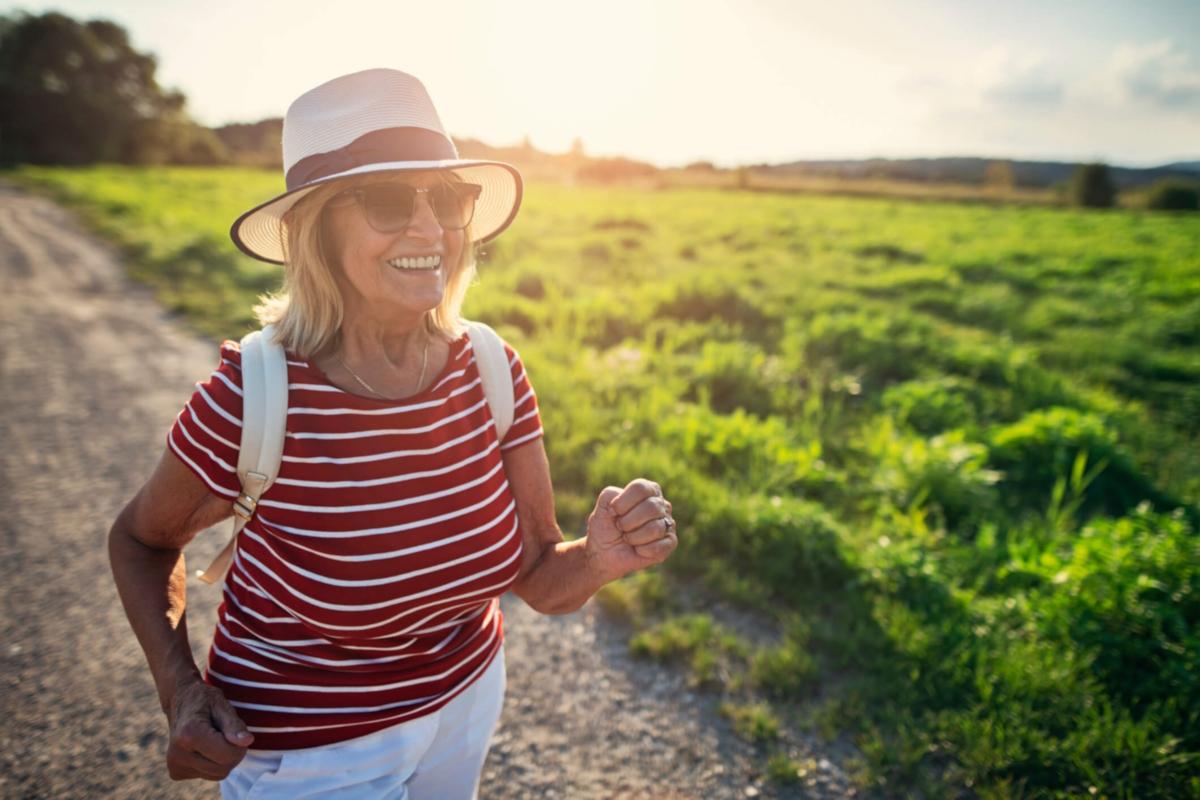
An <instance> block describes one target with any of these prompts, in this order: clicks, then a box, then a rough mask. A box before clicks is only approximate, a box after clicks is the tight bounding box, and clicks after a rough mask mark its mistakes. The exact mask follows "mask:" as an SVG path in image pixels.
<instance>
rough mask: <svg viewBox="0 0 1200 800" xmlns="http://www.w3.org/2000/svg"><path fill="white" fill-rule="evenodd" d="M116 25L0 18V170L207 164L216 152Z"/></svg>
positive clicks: (215, 144)
mask: <svg viewBox="0 0 1200 800" xmlns="http://www.w3.org/2000/svg"><path fill="white" fill-rule="evenodd" d="M156 69H157V63H156V62H155V59H154V56H152V55H148V54H144V53H139V52H138V51H136V50H134V49H133V47H132V46H131V45H130V43H129V35H128V34H127V33H126V31H125V29H124V28H122V27H121V26H120V25H117V24H116V23H113V22H108V21H105V20H90V21H88V22H83V23H81V22H78V21H76V20H73V19H71V18H70V17H67V16H64V15H63V14H58V13H54V12H51V13H47V14H43V15H41V16H30V15H27V14H17V15H15V16H13V17H0V163H7V164H13V163H18V162H29V163H33V164H87V163H92V162H96V161H117V162H123V163H197V162H199V163H213V162H216V161H220V160H223V150H224V148H223V146H222V145H221V143H220V142H219V141H218V140H217V139H216V137H215V136H213V135H212V133H211V132H209V131H208V130H207V129H205V128H201V127H200V126H198V125H196V124H195V123H194V122H192V121H191V120H189V119H188V117H187V115H186V113H185V112H184V103H185V100H184V96H183V95H182V94H181V93H179V92H177V91H169V90H165V89H163V88H162V87H160V86H159V85H158V82H157V81H156V80H155V76H154V73H155V71H156Z"/></svg>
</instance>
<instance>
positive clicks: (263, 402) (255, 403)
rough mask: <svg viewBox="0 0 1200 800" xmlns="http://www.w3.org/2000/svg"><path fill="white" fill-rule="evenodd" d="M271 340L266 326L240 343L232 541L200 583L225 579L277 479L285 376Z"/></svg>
mask: <svg viewBox="0 0 1200 800" xmlns="http://www.w3.org/2000/svg"><path fill="white" fill-rule="evenodd" d="M274 335H275V330H274V327H273V326H271V325H268V326H267V327H266V328H264V329H263V330H262V331H261V332H260V331H254V332H252V333H248V334H246V336H245V337H244V338H243V339H242V443H241V447H240V449H239V450H238V467H237V471H238V480H240V481H241V483H242V493H241V494H239V495H238V497H237V500H235V501H234V502H233V514H234V517H233V536H232V537H231V538H230V539H229V543H228V544H226V545H225V549H224V550H222V551H221V553H220V555H218V556H217V557H216V558H215V559H213V562H212V564H210V565H209V566H208V569H206V570H205V571H204V572H203V573H198V575H199V578H200V580H202V581H204V582H205V583H218V582H220V581H221V580H222V579H224V577H225V574H226V573H227V572H228V571H229V565H230V563H232V561H233V554H234V551H235V549H236V545H237V537H238V534H239V533H241V532H242V528H244V527H246V523H247V522H249V521H250V518H251V517H253V516H254V511H255V509H256V508H257V507H258V500H259V498H260V497H262V496H263V493H264V492H266V491H267V489H269V488H271V484H273V483H274V482H275V478H276V477H278V476H279V464H280V462H282V461H283V442H284V438H285V435H286V432H287V407H288V375H287V355H286V354H285V353H284V351H283V347H282V346H280V345H279V344H278V343H276V342H275V341H274Z"/></svg>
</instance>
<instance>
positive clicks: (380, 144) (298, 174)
mask: <svg viewBox="0 0 1200 800" xmlns="http://www.w3.org/2000/svg"><path fill="white" fill-rule="evenodd" d="M456 158H458V153H457V152H456V151H455V149H454V143H453V142H451V141H450V139H449V138H447V137H446V136H444V135H442V134H441V133H438V132H437V131H431V130H429V129H428V128H413V127H406V128H383V129H382V130H377V131H371V132H370V133H366V134H363V135H362V136H360V137H358V138H357V139H355V140H354V141H353V142H351V143H350V144H348V145H346V146H345V147H339V148H338V149H337V150H330V151H329V152H328V153H316V154H315V155H311V156H307V157H305V158H302V159H300V160H299V161H297V162H296V163H295V164H293V165H292V168H291V169H289V170H288V171H287V177H286V181H287V188H288V191H289V192H290V191H292V190H293V189H298V188H299V187H301V186H304V185H305V184H307V183H311V182H312V181H315V180H319V179H320V178H326V177H328V176H330V175H337V174H338V173H341V172H346V171H348V170H352V169H354V168H355V167H365V166H367V165H368V164H387V163H391V162H396V161H451V160H454V159H456Z"/></svg>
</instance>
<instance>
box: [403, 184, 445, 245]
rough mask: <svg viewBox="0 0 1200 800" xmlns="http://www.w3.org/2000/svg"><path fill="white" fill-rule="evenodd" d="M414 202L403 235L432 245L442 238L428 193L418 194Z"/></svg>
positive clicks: (440, 227)
mask: <svg viewBox="0 0 1200 800" xmlns="http://www.w3.org/2000/svg"><path fill="white" fill-rule="evenodd" d="M415 202H416V205H414V206H413V215H412V219H410V220H409V221H408V226H407V227H406V228H405V229H404V235H405V236H408V237H409V238H411V239H419V240H421V241H423V242H428V243H430V244H432V243H433V242H436V241H437V240H438V239H440V238H442V226H441V225H440V224H439V223H438V221H437V215H436V214H434V213H433V203H432V202H430V200H429V192H420V193H418V194H417V197H416V201H415Z"/></svg>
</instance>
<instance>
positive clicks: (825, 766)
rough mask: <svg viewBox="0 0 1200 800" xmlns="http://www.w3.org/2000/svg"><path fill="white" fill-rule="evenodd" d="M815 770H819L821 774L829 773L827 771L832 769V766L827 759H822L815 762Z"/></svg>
mask: <svg viewBox="0 0 1200 800" xmlns="http://www.w3.org/2000/svg"><path fill="white" fill-rule="evenodd" d="M817 768H818V769H820V770H821V772H829V770H830V769H832V768H833V765H832V764H830V763H829V759H828V758H822V759H821V760H820V761H818V762H817Z"/></svg>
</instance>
